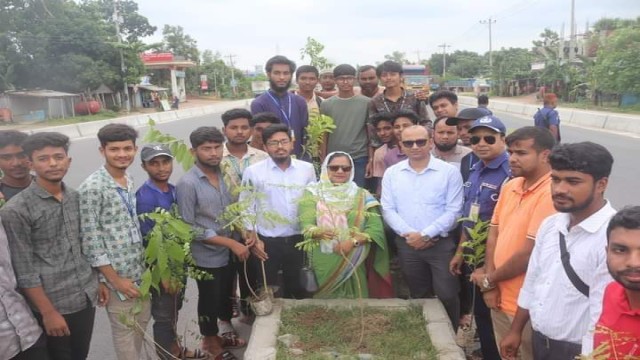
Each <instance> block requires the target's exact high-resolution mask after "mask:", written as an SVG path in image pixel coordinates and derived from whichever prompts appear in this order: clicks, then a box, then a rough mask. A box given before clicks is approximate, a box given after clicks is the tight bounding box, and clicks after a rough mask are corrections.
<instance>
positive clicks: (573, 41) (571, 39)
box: [569, 0, 576, 63]
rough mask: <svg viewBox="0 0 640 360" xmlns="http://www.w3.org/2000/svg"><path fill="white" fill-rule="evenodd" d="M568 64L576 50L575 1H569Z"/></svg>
mask: <svg viewBox="0 0 640 360" xmlns="http://www.w3.org/2000/svg"><path fill="white" fill-rule="evenodd" d="M569 34H571V35H570V37H569V63H572V62H573V59H574V58H575V55H576V54H575V50H574V49H575V48H576V1H575V0H571V29H570V30H569Z"/></svg>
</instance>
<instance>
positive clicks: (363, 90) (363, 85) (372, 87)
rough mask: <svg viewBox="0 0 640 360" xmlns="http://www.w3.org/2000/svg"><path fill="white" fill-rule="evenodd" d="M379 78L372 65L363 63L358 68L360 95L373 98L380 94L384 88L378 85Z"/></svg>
mask: <svg viewBox="0 0 640 360" xmlns="http://www.w3.org/2000/svg"><path fill="white" fill-rule="evenodd" d="M379 82H380V79H378V74H377V73H376V68H375V67H374V66H373V65H364V66H360V68H358V84H359V85H360V95H363V96H366V97H368V98H373V97H374V96H376V95H379V94H382V92H383V91H384V88H383V87H381V86H380V85H379Z"/></svg>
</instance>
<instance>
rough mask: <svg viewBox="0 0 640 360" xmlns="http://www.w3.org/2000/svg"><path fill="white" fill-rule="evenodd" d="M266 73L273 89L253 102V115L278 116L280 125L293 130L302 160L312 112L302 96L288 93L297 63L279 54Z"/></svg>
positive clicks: (266, 69)
mask: <svg viewBox="0 0 640 360" xmlns="http://www.w3.org/2000/svg"><path fill="white" fill-rule="evenodd" d="M265 71H266V72H267V77H269V86H270V89H269V90H268V91H267V92H265V93H264V94H262V95H260V96H258V97H257V98H256V99H255V100H253V102H252V103H251V113H252V114H254V115H255V114H257V113H259V112H263V111H268V112H272V113H274V114H276V115H277V116H278V117H279V118H280V122H282V123H283V124H285V125H286V126H287V127H289V128H290V130H291V134H290V135H291V140H292V141H293V154H294V155H295V156H296V157H297V158H298V159H300V158H302V155H303V145H304V143H305V136H306V134H305V128H306V127H307V125H308V123H309V110H308V109H307V101H306V100H305V99H304V98H303V97H302V96H300V95H296V94H292V93H290V92H289V91H288V90H289V87H290V86H291V80H292V78H293V73H294V72H295V71H296V64H295V63H294V62H293V61H291V60H289V59H287V58H286V57H284V56H281V55H277V56H274V57H272V58H271V59H269V60H268V61H267V64H266V65H265Z"/></svg>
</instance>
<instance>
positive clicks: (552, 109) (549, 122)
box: [533, 93, 560, 143]
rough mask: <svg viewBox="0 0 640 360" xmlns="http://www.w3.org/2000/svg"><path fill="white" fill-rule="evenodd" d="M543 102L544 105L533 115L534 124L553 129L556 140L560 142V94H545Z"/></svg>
mask: <svg viewBox="0 0 640 360" xmlns="http://www.w3.org/2000/svg"><path fill="white" fill-rule="evenodd" d="M543 102H544V107H543V108H542V109H538V112H536V113H535V115H533V122H534V125H535V126H539V127H543V128H545V129H548V130H549V131H551V133H552V134H553V137H554V138H555V139H556V142H557V143H560V116H559V115H558V112H557V111H556V107H557V106H558V96H556V94H554V93H547V94H545V95H544V100H543Z"/></svg>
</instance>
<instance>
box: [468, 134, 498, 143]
mask: <svg viewBox="0 0 640 360" xmlns="http://www.w3.org/2000/svg"><path fill="white" fill-rule="evenodd" d="M482 139H484V142H486V143H487V144H489V145H493V144H495V143H496V137H495V136H493V135H486V136H482V137H480V136H472V137H471V139H470V141H471V145H478V144H479V143H480V140H482Z"/></svg>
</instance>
